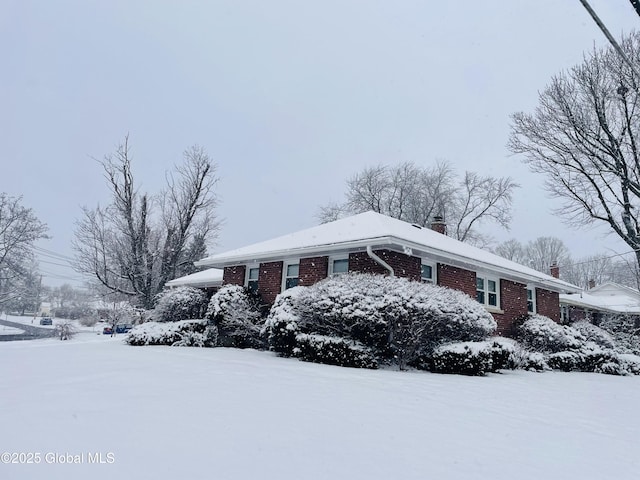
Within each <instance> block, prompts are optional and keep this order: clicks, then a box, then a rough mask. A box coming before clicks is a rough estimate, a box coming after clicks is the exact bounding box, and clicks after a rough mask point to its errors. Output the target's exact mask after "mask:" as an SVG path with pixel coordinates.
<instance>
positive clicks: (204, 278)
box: [165, 268, 223, 288]
mask: <svg viewBox="0 0 640 480" xmlns="http://www.w3.org/2000/svg"><path fill="white" fill-rule="evenodd" d="M222 273H223V270H220V269H219V268H208V269H207V270H202V271H201V272H196V273H192V274H191V275H185V276H184V277H180V278H176V279H174V280H170V281H168V282H167V283H166V284H165V285H166V286H167V287H182V286H188V287H195V288H206V287H219V286H220V285H222Z"/></svg>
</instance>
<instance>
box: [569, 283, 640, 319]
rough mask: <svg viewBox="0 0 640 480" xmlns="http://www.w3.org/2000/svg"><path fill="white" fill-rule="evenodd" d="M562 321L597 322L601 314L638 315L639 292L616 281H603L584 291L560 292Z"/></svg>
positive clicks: (639, 306)
mask: <svg viewBox="0 0 640 480" xmlns="http://www.w3.org/2000/svg"><path fill="white" fill-rule="evenodd" d="M560 312H561V318H562V321H563V323H565V322H575V321H578V320H590V321H592V322H593V323H595V324H598V323H599V321H600V319H601V318H602V316H603V315H607V314H622V315H634V316H638V317H640V292H639V291H638V290H635V289H633V288H630V287H626V286H624V285H618V284H617V283H612V282H608V283H603V284H602V285H598V286H597V287H595V286H594V287H593V288H590V289H589V290H587V291H585V292H580V293H571V294H560Z"/></svg>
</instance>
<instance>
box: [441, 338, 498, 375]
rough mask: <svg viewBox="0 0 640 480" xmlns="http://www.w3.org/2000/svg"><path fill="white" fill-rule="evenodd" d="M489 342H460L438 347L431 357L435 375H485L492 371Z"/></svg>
mask: <svg viewBox="0 0 640 480" xmlns="http://www.w3.org/2000/svg"><path fill="white" fill-rule="evenodd" d="M491 348H492V344H491V343H490V342H460V343H450V344H447V345H440V346H439V347H437V348H436V349H435V350H434V351H433V353H432V355H431V361H432V370H433V371H434V372H436V373H455V374H459V375H485V374H486V373H487V372H491V371H492V370H493V363H492V360H491V356H492V355H491Z"/></svg>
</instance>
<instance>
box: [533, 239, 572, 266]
mask: <svg viewBox="0 0 640 480" xmlns="http://www.w3.org/2000/svg"><path fill="white" fill-rule="evenodd" d="M526 258H527V266H529V267H531V268H533V269H535V270H538V271H539V272H543V273H546V274H549V270H550V268H551V265H552V264H554V263H555V264H556V265H559V266H563V265H567V264H569V263H571V255H570V254H569V249H568V248H567V247H566V245H565V244H564V242H563V241H562V240H560V239H559V238H556V237H538V238H536V239H535V240H533V241H531V242H529V243H528V244H527V247H526Z"/></svg>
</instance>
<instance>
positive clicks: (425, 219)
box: [318, 162, 518, 243]
mask: <svg viewBox="0 0 640 480" xmlns="http://www.w3.org/2000/svg"><path fill="white" fill-rule="evenodd" d="M517 187H518V185H517V184H516V183H515V182H514V181H513V180H512V179H511V178H509V177H505V178H493V177H488V176H487V177H484V176H481V175H479V174H477V173H473V172H465V174H464V176H463V177H462V179H460V178H458V176H457V175H456V173H455V171H454V170H453V168H452V167H451V166H450V165H449V164H448V163H446V162H438V163H437V164H436V165H435V166H432V167H419V166H417V165H416V164H414V163H412V162H405V163H401V164H399V165H397V166H386V165H378V166H375V167H368V168H365V169H364V170H362V171H361V172H359V173H356V174H355V175H353V176H352V177H351V178H349V179H348V180H347V191H346V195H345V196H346V199H345V202H344V203H343V204H336V203H332V204H329V205H326V206H324V207H321V208H320V212H319V215H318V218H319V219H320V221H321V222H323V223H324V222H328V221H332V220H336V219H337V218H340V217H342V216H344V215H347V214H355V213H361V212H366V211H369V210H373V211H374V212H378V213H382V214H385V215H389V216H391V217H394V218H398V219H400V220H404V221H407V222H410V223H415V224H418V225H421V226H428V225H429V223H430V222H431V221H432V220H433V218H434V217H436V216H441V217H443V218H444V219H445V220H446V221H447V223H448V224H449V225H450V226H451V228H450V229H449V231H448V233H449V235H451V236H453V237H455V238H456V239H458V240H461V241H468V242H473V243H478V242H480V241H482V236H481V235H480V234H479V232H478V231H477V228H476V227H477V226H478V225H480V224H481V223H483V222H485V221H492V222H495V223H497V224H498V225H500V226H501V227H504V228H508V226H509V221H510V219H511V201H512V193H513V190H514V189H515V188H517Z"/></svg>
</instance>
